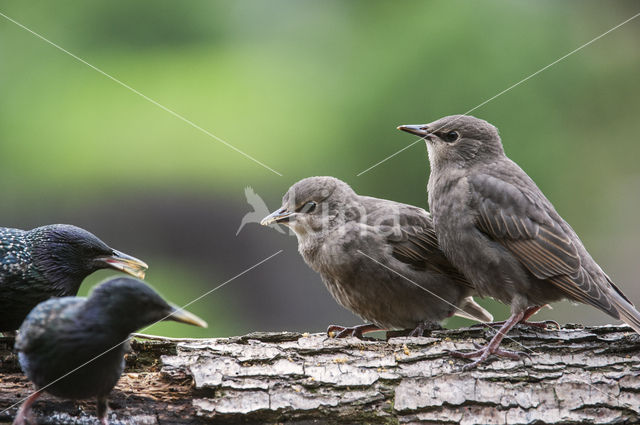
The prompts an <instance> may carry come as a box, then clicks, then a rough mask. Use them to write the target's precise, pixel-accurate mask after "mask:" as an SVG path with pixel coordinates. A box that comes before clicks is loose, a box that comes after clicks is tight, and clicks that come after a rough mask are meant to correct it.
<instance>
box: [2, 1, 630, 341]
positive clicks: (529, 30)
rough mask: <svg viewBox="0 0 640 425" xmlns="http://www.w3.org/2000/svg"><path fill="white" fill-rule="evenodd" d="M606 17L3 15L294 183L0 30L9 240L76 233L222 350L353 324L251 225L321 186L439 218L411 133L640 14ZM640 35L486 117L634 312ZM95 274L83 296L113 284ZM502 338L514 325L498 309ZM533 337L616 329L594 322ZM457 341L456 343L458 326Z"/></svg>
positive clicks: (248, 5)
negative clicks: (143, 273) (131, 266)
mask: <svg viewBox="0 0 640 425" xmlns="http://www.w3.org/2000/svg"><path fill="white" fill-rule="evenodd" d="M639 8H640V7H639V5H638V3H637V2H634V1H629V2H607V3H605V2H600V1H565V2H557V1H551V0H549V1H538V2H529V1H507V0H504V1H484V2H475V1H444V0H442V1H401V2H389V1H370V0H366V1H365V0H361V1H349V2H341V1H322V2H320V1H309V0H306V1H305V0H303V1H293V0H291V1H269V2H264V1H258V0H243V1H232V0H229V1H218V0H216V1H189V2H175V1H158V0H154V1H137V2H130V1H99V2H98V1H84V2H79V1H73V2H72V1H58V2H49V1H31V2H21V1H17V0H12V1H2V2H1V3H0V12H2V13H3V14H6V15H7V16H9V17H11V18H12V19H15V20H17V21H18V22H20V23H22V24H23V25H25V26H26V27H28V28H30V29H32V30H33V31H35V32H37V33H39V34H41V35H43V36H44V37H46V38H48V39H49V40H51V41H53V42H55V43H57V44H59V45H60V46H61V47H63V48H64V49H67V50H68V51H70V52H72V53H73V54H75V55H77V56H78V57H80V58H82V59H84V60H86V61H87V62H88V63H90V64H92V65H94V66H96V67H98V68H100V69H102V70H104V71H105V72H106V73H108V74H110V75H112V76H114V77H115V78H118V79H120V80H121V81H123V82H124V83H126V84H128V85H130V86H131V87H133V88H135V89H136V90H138V91H140V92H141V93H143V94H145V95H146V96H149V97H150V98H152V99H154V100H156V101H157V102H159V103H160V104H162V105H164V106H166V107H167V108H170V109H172V110H174V111H176V112H177V113H179V114H180V115H182V116H184V117H185V118H187V119H189V120H191V121H193V122H194V123H196V124H197V125H199V126H201V127H202V128H204V129H206V130H208V131H210V132H211V133H213V134H215V135H216V136H218V137H220V138H222V139H224V140H226V141H228V142H229V143H231V144H232V145H234V146H235V147H237V148H238V149H241V150H243V151H245V152H247V153H248V154H249V155H251V156H253V157H255V158H256V159H258V160H259V161H261V162H263V163H265V164H267V165H268V166H269V167H271V168H273V169H275V170H277V171H278V172H279V173H281V174H282V176H278V175H277V174H275V173H272V172H271V171H269V170H267V169H265V168H263V167H262V166H260V165H258V164H256V163H255V162H252V161H250V160H248V159H247V158H245V157H243V156H242V155H240V154H238V153H237V152H234V151H233V150H231V149H230V148H228V147H226V146H224V145H223V144H222V143H220V142H219V141H217V140H215V139H213V138H211V137H209V136H207V135H205V134H203V133H202V132H199V131H198V130H196V129H194V128H193V127H191V126H189V125H188V124H186V123H185V122H183V121H181V120H179V119H177V118H176V117H174V116H172V115H170V114H169V113H168V112H166V111H164V110H162V109H160V108H159V107H157V106H156V105H154V104H152V103H150V102H149V101H147V100H145V99H143V98H142V97H140V96H138V95H136V94H134V93H132V92H131V91H129V90H127V89H125V88H123V87H122V86H120V85H118V84H117V83H115V82H114V81H112V80H110V79H108V78H106V77H105V76H104V75H101V74H100V73H98V72H96V71H95V70H93V69H91V68H89V67H88V66H86V65H84V64H82V63H80V62H79V61H77V60H76V59H73V58H72V57H70V56H68V55H66V54H64V53H63V52H61V51H60V50H58V49H56V48H54V47H52V46H51V45H49V44H47V43H46V42H44V41H43V40H41V39H39V38H37V37H36V36H34V35H33V34H30V33H29V32H27V31H25V30H24V29H21V28H20V27H18V26H17V25H16V24H14V23H12V22H10V21H8V20H6V19H5V18H2V17H0V187H1V193H2V195H3V196H2V208H0V224H1V225H2V226H7V227H19V228H32V227H36V226H38V225H42V224H48V223H73V224H76V225H79V226H82V227H84V228H86V229H88V230H90V231H92V232H94V233H95V234H97V235H98V236H99V237H101V238H102V239H103V240H105V241H106V242H107V243H109V244H110V245H112V246H114V247H116V248H118V249H120V250H123V251H125V252H127V253H130V254H132V255H135V256H137V257H140V258H142V259H144V260H145V261H147V262H148V263H149V264H150V266H151V268H150V271H149V273H148V281H149V282H150V283H152V284H153V285H154V286H155V287H157V288H158V289H159V290H160V291H161V292H162V293H163V294H164V295H165V296H166V297H167V298H169V299H171V300H172V301H174V302H176V303H181V304H184V303H186V302H189V301H190V300H192V299H193V298H195V297H197V296H199V295H201V294H203V293H205V292H207V291H209V290H211V289H213V288H215V287H217V286H218V285H220V284H222V283H224V282H226V281H228V280H229V279H231V278H233V277H234V276H236V275H237V274H239V273H241V272H242V271H243V270H245V269H246V268H248V267H250V266H252V265H254V264H255V263H257V262H259V261H261V260H262V259H264V258H266V257H268V256H270V255H272V254H273V253H275V252H277V251H278V250H280V249H283V250H284V251H283V252H282V253H281V254H279V255H277V256H276V257H274V258H273V259H271V260H269V261H268V262H266V263H265V264H263V265H261V266H259V267H258V268H256V269H255V270H252V271H250V272H248V273H246V274H244V275H242V276H240V277H238V278H237V279H235V280H233V281H231V282H229V283H228V284H227V285H225V286H223V287H221V288H220V289H218V290H215V291H214V292H212V293H211V294H210V295H208V296H206V297H204V298H203V299H201V300H199V301H197V302H195V303H194V304H192V305H191V306H190V307H189V309H190V310H192V311H194V312H195V313H197V314H199V315H201V316H202V317H204V318H205V319H207V320H208V321H209V323H210V325H211V326H210V328H209V329H206V330H199V329H193V328H191V327H184V326H179V325H171V324H161V325H157V326H154V327H153V328H152V329H148V330H146V331H145V332H150V333H160V334H164V335H172V336H178V335H182V336H198V337H201V336H226V335H232V334H239V333H246V332H249V331H254V330H283V329H286V330H300V331H322V330H324V329H325V328H326V326H327V325H328V324H330V323H340V324H357V323H360V320H359V319H358V318H356V317H355V316H353V315H352V314H351V313H349V312H347V311H345V310H343V309H342V308H341V307H339V306H338V305H337V304H336V303H335V302H334V301H333V300H332V299H331V298H330V296H329V294H328V293H327V291H326V290H325V289H324V287H323V285H322V283H321V281H320V279H319V277H318V276H317V275H315V274H314V273H313V272H311V271H310V270H309V269H308V268H307V267H306V265H305V264H304V263H303V261H302V259H301V258H300V256H299V255H298V253H297V247H296V240H295V238H294V237H291V236H289V235H283V234H280V233H277V232H275V231H274V230H273V229H269V228H264V227H260V226H259V225H257V224H248V225H247V226H246V227H244V228H243V229H242V231H241V232H240V234H239V235H238V236H236V230H237V229H238V226H239V224H240V220H241V219H242V217H243V216H244V214H245V213H247V212H249V211H251V207H250V206H249V205H248V204H247V203H246V200H245V195H244V188H245V187H246V186H251V187H253V189H254V190H255V191H256V193H258V194H259V195H260V196H261V197H262V198H263V199H264V200H265V202H266V203H267V205H268V207H269V208H270V209H275V208H276V207H278V206H279V205H280V198H281V196H282V194H283V193H284V192H285V191H286V190H287V188H288V187H289V186H290V185H291V184H292V183H294V182H295V181H297V180H299V179H300V178H303V177H307V176H310V175H333V176H336V177H339V178H341V179H343V180H345V181H347V182H348V183H350V184H351V185H352V186H353V187H354V189H355V190H356V191H358V192H360V193H362V194H368V195H372V196H377V197H384V198H390V199H394V200H397V201H402V202H407V203H411V204H415V205H420V206H424V207H426V194H425V185H426V180H427V176H428V163H427V158H426V149H425V148H424V145H423V144H422V143H418V144H416V145H414V146H413V147H411V148H410V149H408V150H406V151H404V152H403V153H401V154H399V155H397V156H395V157H393V158H392V159H390V160H389V161H387V162H385V163H383V164H381V165H380V166H378V167H376V168H374V169H372V170H370V171H368V172H366V173H364V174H362V175H361V176H357V174H359V173H360V172H362V171H363V170H365V169H367V168H369V167H370V166H371V165H373V164H375V163H376V162H378V161H380V160H382V159H384V158H385V157H387V156H388V155H391V154H392V153H394V152H395V151H397V150H398V149H400V148H402V147H404V146H406V145H408V144H410V143H411V142H412V141H413V140H414V139H412V138H411V137H410V136H408V135H407V134H404V133H400V132H398V131H397V130H396V129H395V127H396V126H397V125H398V124H406V123H421V122H429V121H432V120H435V119H437V118H439V117H441V116H444V115H449V114H454V113H463V112H465V111H467V110H469V109H471V108H472V107H474V106H476V105H478V104H480V103H481V102H483V101H484V100H486V99H488V98H490V97H492V96H494V95H495V94H497V93H498V92H500V91H502V90H504V89H505V88H507V87H509V86H510V85H512V84H514V83H516V82H518V81H519V80H521V79H522V78H524V77H526V76H528V75H530V74H532V73H533V72H535V71H537V70H538V69H540V68H542V67H543V66H545V65H547V64H549V63H551V62H553V61H554V60H556V59H557V58H559V57H561V56H562V55H564V54H566V53H568V52H570V51H571V50H573V49H575V48H577V47H578V46H580V45H582V44H583V43H585V42H587V41H589V40H591V39H592V38H594V37H596V36H598V35H599V34H602V33H603V32H605V31H607V30H608V29H610V28H611V27H613V26H615V25H617V24H618V23H620V22H622V21H624V20H625V19H627V18H629V17H631V16H632V15H634V14H635V13H637V12H638V11H639V10H638V9H639ZM639 36H640V18H639V19H638V20H636V21H633V22H631V23H629V24H627V25H625V26H623V27H621V28H620V29H618V30H616V31H614V32H612V33H611V34H609V35H607V36H605V37H604V38H602V39H601V40H599V41H597V42H595V43H594V44H592V45H590V46H588V47H586V48H585V49H584V50H581V51H580V52H578V53H576V54H575V55H573V56H571V57H569V58H568V59H566V60H564V61H562V62H560V63H558V64H557V65H555V66H553V67H551V68H549V69H548V70H546V71H544V72H542V73H541V74H539V75H537V76H535V77H534V78H532V79H531V80H529V81H526V82H525V83H523V84H522V85H520V86H518V87H516V88H514V89H513V90H511V91H509V92H508V93H506V94H504V95H503V96H501V97H499V98H497V99H495V100H493V101H491V102H490V103H488V104H486V105H485V106H482V107H481V108H479V109H477V110H476V111H474V113H473V115H476V116H478V117H481V118H484V119H487V120H488V121H490V122H492V123H494V124H495V125H496V126H498V127H499V129H500V131H501V134H502V136H503V140H504V142H505V148H506V151H507V153H508V154H509V155H510V156H511V158H513V159H514V160H515V161H517V162H518V163H519V164H520V165H521V166H522V167H523V168H524V169H525V171H527V172H528V173H529V174H530V175H531V176H532V177H533V178H534V180H535V181H536V182H537V183H538V184H539V186H540V187H541V188H542V190H543V191H544V192H545V193H546V194H547V196H548V197H549V198H550V199H551V201H552V202H553V203H554V204H555V206H556V208H557V209H558V211H559V212H560V213H561V214H562V215H563V216H564V217H565V218H566V219H567V220H568V221H569V222H570V223H571V224H572V225H573V226H574V228H575V229H576V231H577V232H578V234H580V235H581V237H582V239H583V241H584V242H585V244H586V245H587V247H588V248H589V249H590V251H591V253H592V255H593V256H594V257H595V258H596V260H597V261H599V263H600V264H601V265H602V266H603V268H604V269H605V270H606V271H607V272H608V273H609V274H610V275H611V277H612V278H613V279H614V280H615V281H616V282H619V285H620V286H621V287H622V288H623V290H624V291H625V292H626V293H627V294H628V295H629V297H630V298H631V299H632V300H634V301H635V302H640V288H639V287H638V283H637V282H638V271H639V270H640V265H639V264H638V249H637V242H638V241H640V230H639V229H640V226H639V225H638V220H637V218H638V211H639V210H640V166H639V165H638V159H639V158H640V143H639V142H640V138H639V137H638V134H640V119H639V118H638V111H640V49H639V48H638V45H639V43H638V40H639ZM110 274H111V273H109V272H100V273H96V274H95V275H93V276H91V277H90V278H88V279H87V281H86V282H85V283H84V284H83V286H82V289H81V292H82V293H83V294H85V293H87V292H88V290H89V289H90V288H91V287H92V286H93V285H95V284H96V283H97V282H98V281H100V280H102V279H104V278H105V277H107V276H109V275H110ZM484 303H485V305H489V307H490V309H491V310H492V312H493V313H494V315H495V316H496V318H498V319H500V318H504V317H505V315H506V312H507V308H506V307H504V306H501V305H498V304H497V303H493V302H491V301H486V302H484ZM540 316H543V317H548V318H554V319H556V320H558V321H560V322H584V323H604V322H610V319H609V318H608V317H607V316H605V315H603V314H601V313H599V312H597V311H596V310H594V309H593V308H589V307H584V306H578V307H576V306H570V305H568V304H566V303H564V304H559V305H557V306H555V309H554V311H545V312H544V313H542V314H541V315H540ZM461 323H462V322H461V321H460V322H458V321H451V322H449V323H448V324H449V325H451V326H458V325H460V324H461Z"/></svg>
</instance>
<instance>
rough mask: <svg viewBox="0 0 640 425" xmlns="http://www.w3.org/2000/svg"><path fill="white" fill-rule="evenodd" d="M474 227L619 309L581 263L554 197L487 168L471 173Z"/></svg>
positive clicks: (553, 277)
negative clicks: (486, 171) (526, 188)
mask: <svg viewBox="0 0 640 425" xmlns="http://www.w3.org/2000/svg"><path fill="white" fill-rule="evenodd" d="M469 184H470V185H471V189H472V190H471V191H470V192H471V197H472V198H471V202H472V206H473V207H475V209H476V213H477V218H476V227H477V228H478V229H479V230H480V231H482V232H483V233H484V234H485V235H487V236H488V237H489V238H491V239H492V240H494V241H496V242H498V243H500V244H502V245H503V246H504V247H506V248H507V249H508V250H509V251H510V252H511V253H512V254H513V255H514V256H515V257H516V258H517V259H518V260H519V261H520V262H521V263H522V264H523V265H524V266H525V267H526V268H527V269H528V270H529V271H530V272H531V273H532V274H533V275H534V276H535V277H537V278H538V279H546V280H548V281H550V282H551V283H553V284H554V285H556V286H558V287H559V288H561V289H562V290H563V291H564V292H566V293H567V295H568V296H569V297H571V298H573V299H576V300H578V301H581V302H584V303H587V304H591V305H593V306H595V307H597V308H600V309H602V310H603V311H606V312H608V313H610V314H612V315H613V316H614V317H618V313H617V311H616V310H615V308H614V307H613V306H612V305H611V303H610V301H609V300H608V298H607V296H606V295H605V294H604V292H603V291H602V289H601V288H600V287H599V286H598V285H597V284H596V282H595V281H594V280H593V278H592V277H591V276H590V275H589V273H587V271H586V270H585V269H584V268H583V267H582V265H581V259H580V254H579V252H578V248H577V247H576V245H575V244H574V242H573V237H572V236H573V235H572V234H569V233H568V232H567V231H566V230H565V227H567V228H568V225H567V224H566V223H564V221H563V220H562V218H560V216H558V215H557V213H555V210H554V209H553V207H552V206H551V203H550V202H549V201H548V200H546V198H544V196H543V195H542V194H538V193H537V192H534V191H533V190H531V191H530V192H525V191H521V190H520V189H518V188H516V187H515V186H514V185H512V184H510V183H508V182H505V181H504V180H502V179H500V178H497V177H493V176H490V175H487V174H480V175H474V176H471V177H470V178H469Z"/></svg>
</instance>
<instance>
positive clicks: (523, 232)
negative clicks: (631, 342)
mask: <svg viewBox="0 0 640 425" xmlns="http://www.w3.org/2000/svg"><path fill="white" fill-rule="evenodd" d="M398 128H399V129H400V130H404V131H407V132H409V133H412V134H416V135H418V136H420V137H423V138H424V139H425V140H426V144H427V148H428V151H429V160H430V162H431V177H430V178H429V185H428V190H429V206H430V209H431V213H432V214H433V220H434V225H435V230H436V234H437V235H438V240H439V241H440V246H441V247H442V249H443V250H444V252H445V254H446V255H447V257H448V258H449V259H450V260H451V262H452V263H453V264H454V265H455V266H457V267H458V269H459V270H460V271H461V272H463V273H464V275H465V276H466V277H467V278H468V279H469V281H470V282H472V283H473V284H474V286H475V287H476V290H477V291H478V293H479V294H480V295H483V296H491V297H493V298H495V299H497V300H500V301H502V302H503V303H506V304H509V305H510V306H511V317H510V318H509V319H508V320H507V321H506V322H504V324H503V326H502V328H501V329H500V331H499V332H498V334H497V335H496V336H495V337H494V338H493V339H492V340H491V342H490V343H489V344H488V345H487V346H486V347H484V348H482V349H480V350H478V351H475V352H472V353H465V354H464V355H463V356H464V357H467V358H475V357H478V360H476V361H475V362H473V363H471V364H470V365H468V367H467V368H470V367H474V366H476V365H477V364H478V363H480V362H482V361H484V360H485V359H486V358H487V357H488V356H489V355H490V354H497V355H506V356H508V357H512V358H517V357H518V356H517V355H516V353H512V352H508V351H506V350H501V349H500V348H499V345H500V341H501V340H502V338H503V336H504V334H506V333H507V332H508V331H509V329H511V327H513V326H514V325H515V324H516V323H519V322H523V321H526V320H527V319H528V318H529V317H530V316H531V315H533V314H534V313H535V312H536V311H538V310H539V309H540V307H541V306H543V305H545V304H547V303H550V302H554V301H559V300H561V299H569V300H572V301H579V302H582V303H585V304H590V305H592V306H594V307H596V308H598V309H600V310H602V311H603V312H605V313H607V314H608V315H610V316H611V317H614V318H616V319H622V320H624V321H625V322H626V323H627V324H629V326H631V327H632V328H633V329H635V330H636V332H639V333H640V313H639V312H638V311H637V310H636V309H635V308H634V307H633V305H632V304H631V301H629V299H628V298H627V297H626V296H625V295H624V294H623V293H622V291H620V289H619V288H618V287H617V286H616V285H615V284H614V283H613V282H612V281H611V279H610V278H609V277H608V276H607V275H606V274H605V273H604V272H603V271H602V269H601V268H600V266H598V264H597V263H596V262H595V261H594V260H593V258H591V256H590V255H589V253H588V252H587V250H586V249H585V247H584V245H583V244H582V242H581V241H580V238H578V235H576V233H575V232H574V231H573V229H572V228H571V226H569V224H567V222H566V221H564V220H563V219H562V217H560V215H559V214H558V213H557V212H556V210H555V208H554V207H553V205H552V204H551V202H549V200H548V199H547V198H546V197H545V196H544V195H543V194H542V192H541V191H540V189H539V188H538V187H537V186H536V184H535V183H534V182H533V180H531V178H530V177H529V176H528V175H527V174H526V173H525V172H524V171H523V170H522V169H521V168H520V167H519V166H518V165H517V164H516V163H515V162H513V161H511V160H510V159H509V158H507V156H506V155H505V153H504V149H503V147H502V142H501V140H500V136H499V135H498V130H497V129H496V128H495V127H494V126H493V125H491V124H489V123H488V122H486V121H483V120H480V119H478V118H474V117H471V116H465V115H454V116H449V117H444V118H441V119H439V120H438V121H435V122H433V123H431V124H424V125H403V126H400V127H398Z"/></svg>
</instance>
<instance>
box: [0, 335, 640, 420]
mask: <svg viewBox="0 0 640 425" xmlns="http://www.w3.org/2000/svg"><path fill="white" fill-rule="evenodd" d="M493 332H494V331H493V330H489V329H481V328H464V329H458V330H442V331H434V332H432V334H431V336H430V337H422V338H402V337H397V338H391V339H389V340H388V341H384V340H371V341H369V340H367V341H361V340H358V339H353V338H348V339H340V340H336V339H331V338H328V337H327V336H326V335H324V334H312V335H308V334H299V333H291V332H282V333H254V334H250V335H245V336H240V337H232V338H216V339H192V340H187V339H183V340H180V339H168V338H151V339H148V338H136V339H134V340H133V342H132V347H133V351H132V353H131V354H130V355H128V356H127V370H126V372H125V374H124V375H123V376H122V378H121V379H120V382H119V384H118V386H117V387H116V388H115V389H114V391H113V392H112V394H111V402H110V407H111V409H112V410H111V412H110V414H109V419H110V421H111V423H112V424H116V425H117V424H212V423H220V424H226V423H230V424H233V423H255V424H276V423H278V424H324V423H328V424H331V423H352V424H365V423H367V424H387V423H389V424H398V423H401V424H408V423H422V424H465V425H472V424H565V425H566V424H578V423H591V424H638V423H640V358H639V356H638V354H639V352H640V337H639V336H638V335H636V334H635V333H633V332H632V331H631V329H630V328H628V327H626V326H604V327H589V328H581V327H577V326H570V327H567V328H563V329H560V330H538V329H533V328H525V327H518V328H516V329H515V330H514V331H513V332H511V333H510V334H509V337H510V339H506V340H505V344H503V345H504V346H505V348H510V349H514V350H520V351H526V352H527V353H529V354H530V356H531V357H530V358H527V357H525V358H524V359H523V360H518V361H514V360H502V359H495V360H492V361H490V362H488V363H486V364H485V365H482V366H480V367H479V368H477V369H475V370H472V371H469V372H462V371H461V367H462V366H463V365H464V364H465V363H466V362H467V361H466V360H462V359H458V358H454V357H452V356H451V355H450V354H449V351H451V350H471V349H473V348H474V347H473V343H474V342H475V343H484V342H486V341H487V340H488V339H489V338H490V337H491V335H492V334H493ZM12 344H13V340H12V339H11V338H4V339H2V340H0V388H1V389H0V410H2V413H0V424H4V423H10V422H11V420H12V418H13V416H14V415H15V413H16V410H17V406H16V405H15V404H16V403H19V402H20V400H21V399H23V398H24V397H26V396H28V395H29V393H30V392H31V391H32V390H33V389H32V386H31V384H29V382H28V381H27V380H26V379H25V378H24V376H23V375H22V374H21V373H20V369H19V367H18V364H17V361H16V358H15V356H14V354H13V353H11V346H12ZM94 409H95V405H94V401H93V400H89V401H82V402H75V403H74V402H70V401H63V400H59V399H56V398H54V397H50V396H43V397H42V398H41V401H39V402H38V403H37V404H36V408H35V412H36V414H37V417H38V418H39V421H40V423H42V424H94V423H97V420H96V419H95V416H94Z"/></svg>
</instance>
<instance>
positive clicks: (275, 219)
mask: <svg viewBox="0 0 640 425" xmlns="http://www.w3.org/2000/svg"><path fill="white" fill-rule="evenodd" d="M292 215H293V213H292V212H289V211H288V210H287V209H286V208H285V207H282V208H280V209H279V210H276V211H274V212H272V213H271V214H269V215H268V216H266V217H265V218H263V219H262V221H261V222H260V224H262V225H263V226H268V225H270V224H271V223H282V222H287V221H289V217H291V216H292Z"/></svg>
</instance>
